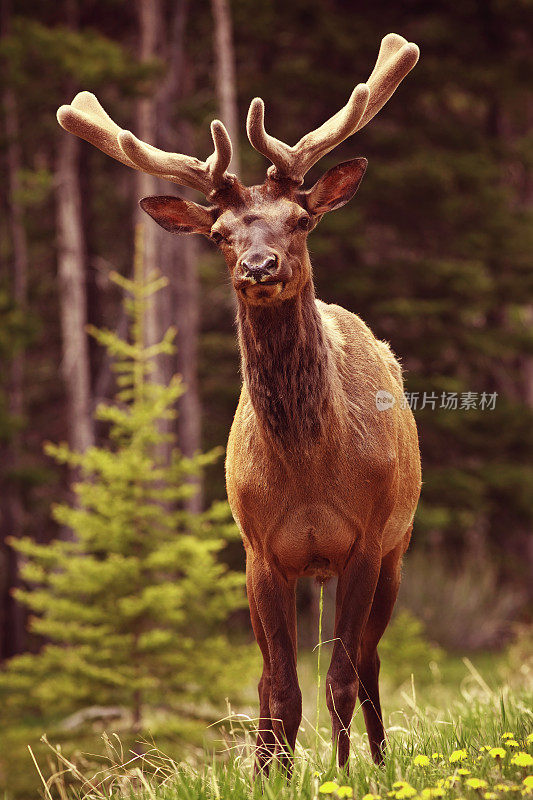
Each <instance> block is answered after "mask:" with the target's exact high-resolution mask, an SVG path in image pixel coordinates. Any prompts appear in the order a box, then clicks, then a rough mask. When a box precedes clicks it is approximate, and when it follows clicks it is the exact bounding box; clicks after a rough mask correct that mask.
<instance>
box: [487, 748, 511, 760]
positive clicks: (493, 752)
mask: <svg viewBox="0 0 533 800" xmlns="http://www.w3.org/2000/svg"><path fill="white" fill-rule="evenodd" d="M506 755H507V750H504V749H503V747H491V749H490V750H489V756H492V758H505V756H506Z"/></svg>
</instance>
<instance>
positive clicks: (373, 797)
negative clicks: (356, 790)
mask: <svg viewBox="0 0 533 800" xmlns="http://www.w3.org/2000/svg"><path fill="white" fill-rule="evenodd" d="M363 800H381V795H379V794H371V793H370V794H365V795H363Z"/></svg>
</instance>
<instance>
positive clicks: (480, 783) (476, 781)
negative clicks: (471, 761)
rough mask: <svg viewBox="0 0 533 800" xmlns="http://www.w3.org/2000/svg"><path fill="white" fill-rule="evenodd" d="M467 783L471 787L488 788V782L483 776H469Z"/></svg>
mask: <svg viewBox="0 0 533 800" xmlns="http://www.w3.org/2000/svg"><path fill="white" fill-rule="evenodd" d="M466 785H467V786H470V788H471V789H486V788H487V786H488V783H487V781H485V780H483V778H468V779H467V781H466Z"/></svg>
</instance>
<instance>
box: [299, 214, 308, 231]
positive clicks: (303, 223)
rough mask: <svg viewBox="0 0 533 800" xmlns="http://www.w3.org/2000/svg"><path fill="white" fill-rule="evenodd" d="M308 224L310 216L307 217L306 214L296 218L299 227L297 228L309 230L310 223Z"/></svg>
mask: <svg viewBox="0 0 533 800" xmlns="http://www.w3.org/2000/svg"><path fill="white" fill-rule="evenodd" d="M310 224H311V217H307V216H305V217H300V219H299V220H298V227H299V228H300V229H301V230H302V231H307V230H309V225H310Z"/></svg>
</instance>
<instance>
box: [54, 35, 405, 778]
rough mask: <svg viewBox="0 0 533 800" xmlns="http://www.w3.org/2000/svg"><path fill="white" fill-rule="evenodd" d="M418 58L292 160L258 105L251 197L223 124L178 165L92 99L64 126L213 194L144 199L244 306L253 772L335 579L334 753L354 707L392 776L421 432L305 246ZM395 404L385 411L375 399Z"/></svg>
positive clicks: (345, 752)
mask: <svg viewBox="0 0 533 800" xmlns="http://www.w3.org/2000/svg"><path fill="white" fill-rule="evenodd" d="M418 55H419V51H418V48H417V46H416V45H414V44H410V43H408V42H407V41H406V40H405V39H404V38H403V37H401V36H398V35H396V34H392V33H391V34H388V35H387V36H385V38H384V39H383V41H382V43H381V48H380V51H379V55H378V59H377V62H376V65H375V67H374V70H373V72H372V74H371V75H370V78H369V79H368V81H367V83H366V84H365V83H362V84H359V85H358V86H356V87H355V89H354V90H353V92H352V94H351V96H350V98H349V100H348V102H347V104H346V105H345V106H344V107H343V108H342V109H341V110H340V111H338V112H337V113H336V114H334V116H332V117H331V119H329V120H328V121H327V122H325V123H324V124H323V125H321V126H320V127H319V128H317V129H316V130H314V131H312V132H310V133H308V134H306V135H305V136H304V137H303V138H302V139H300V141H299V142H298V143H297V144H296V145H294V146H292V147H291V146H289V145H287V144H285V143H284V142H282V141H279V140H278V139H275V138H274V137H273V136H271V135H270V134H268V133H267V132H266V130H265V126H264V105H263V101H262V100H260V99H259V98H256V99H254V100H253V101H252V103H251V105H250V110H249V112H248V120H247V131H248V137H249V140H250V142H251V144H252V146H253V147H254V148H255V149H256V150H258V151H259V152H260V153H262V154H263V155H264V156H266V157H267V158H268V159H269V160H270V161H271V164H272V165H271V166H270V167H269V169H268V172H267V176H266V179H265V181H264V182H263V183H262V184H261V185H259V186H251V187H245V186H244V185H243V184H242V183H241V182H240V181H239V180H238V178H237V177H236V176H235V175H232V174H229V173H228V172H227V168H228V166H229V163H230V160H231V153H232V149H231V142H230V139H229V136H228V133H227V131H226V129H225V127H224V125H223V124H222V123H221V122H219V121H214V122H213V123H212V124H211V133H212V138H213V143H214V152H213V154H212V155H211V156H209V158H207V160H206V161H199V160H198V159H196V158H192V157H190V156H186V155H181V154H177V153H167V152H163V151H161V150H158V149H157V148H155V147H152V146H151V145H149V144H146V143H144V142H142V141H140V140H139V139H137V138H136V137H135V136H134V135H133V134H132V133H130V132H129V131H125V130H121V129H120V128H119V127H118V126H117V125H116V124H115V123H114V122H113V121H112V120H111V119H110V117H109V116H108V115H107V114H106V112H105V111H104V110H103V108H102V106H101V105H100V104H99V102H98V101H97V99H96V98H95V97H94V95H92V94H89V93H88V92H81V93H80V94H78V95H77V96H76V97H75V99H74V100H73V102H72V105H70V106H62V107H61V108H60V109H59V111H58V119H59V122H60V124H61V125H62V126H63V127H64V128H66V130H68V131H70V132H72V133H74V134H76V135H78V136H81V137H82V138H84V139H86V140H87V141H89V142H91V143H92V144H94V145H96V147H98V148H100V150H103V151H104V152H105V153H107V154H108V155H110V156H112V157H113V158H115V159H118V160H119V161H122V162H123V163H124V164H127V165H128V166H129V167H133V168H134V169H137V170H141V171H144V172H147V173H150V174H152V175H157V176H160V177H163V178H166V179H167V180H169V181H172V182H174V183H178V184H180V185H182V186H188V187H191V188H193V189H197V190H199V191H200V192H202V193H203V194H204V195H205V196H206V197H207V199H208V201H209V205H208V206H203V205H198V204H196V203H194V202H192V201H190V200H185V199H180V198H178V197H147V198H144V199H143V200H141V201H140V204H141V206H142V208H143V209H144V210H145V211H146V212H147V213H148V214H149V215H150V216H151V217H153V219H154V220H155V221H156V222H157V223H159V225H161V226H162V227H163V228H166V229H167V230H168V231H170V232H171V233H201V234H204V235H205V236H207V237H208V238H210V239H211V241H213V242H214V243H215V244H216V245H217V246H218V247H219V248H220V250H221V251H222V253H223V255H224V258H225V260H226V263H227V265H228V268H229V272H230V275H231V280H232V283H233V287H234V289H235V293H236V296H237V306H238V316H237V320H238V339H239V346H240V352H241V359H242V372H243V377H244V383H243V387H242V392H241V396H240V400H239V404H238V408H237V411H236V414H235V419H234V421H233V425H232V428H231V432H230V435H229V442H228V449H227V460H226V478H227V491H228V498H229V502H230V505H231V508H232V511H233V515H234V517H235V521H236V523H237V525H238V526H239V528H240V531H241V534H242V539H243V542H244V547H245V550H246V582H247V592H248V600H249V604H250V615H251V620H252V626H253V630H254V633H255V637H256V639H257V643H258V644H259V647H260V649H261V652H262V655H263V661H264V666H263V674H262V676H261V680H260V682H259V687H258V688H259V702H260V725H259V732H258V737H257V751H256V752H257V765H258V768H259V769H268V764H269V762H270V761H271V759H272V757H273V756H277V757H278V758H279V759H280V760H281V762H282V764H284V765H285V766H286V767H288V768H290V763H291V754H292V752H293V750H294V747H295V742H296V734H297V731H298V727H299V725H300V720H301V715H302V696H301V692H300V688H299V685H298V678H297V672H296V650H297V647H296V609H295V585H296V581H297V580H298V578H300V577H302V576H315V577H317V578H318V579H319V580H320V581H324V580H326V579H327V578H329V577H330V576H333V575H336V576H338V584H337V595H336V615H335V629H334V646H333V653H332V659H331V665H330V667H329V671H328V674H327V679H326V693H327V704H328V708H329V711H330V714H331V720H332V726H333V743H334V746H335V747H336V750H337V757H338V762H339V765H340V766H344V765H345V764H346V762H347V760H348V756H349V746H350V738H349V736H350V723H351V719H352V715H353V712H354V708H355V703H356V699H357V697H359V700H360V702H361V704H362V707H363V713H364V717H365V723H366V728H367V731H368V738H369V743H370V749H371V753H372V756H373V758H374V760H375V761H376V762H378V763H379V762H381V761H382V760H383V752H384V744H385V733H384V728H383V721H382V715H381V707H380V700H379V687H378V675H379V663H380V662H379V657H378V654H377V645H378V642H379V640H380V639H381V636H382V635H383V632H384V631H385V628H386V626H387V624H388V622H389V620H390V617H391V613H392V609H393V606H394V603H395V600H396V595H397V592H398V587H399V583H400V569H401V562H402V557H403V555H404V553H405V551H406V549H407V546H408V543H409V539H410V536H411V529H412V523H413V516H414V513H415V510H416V506H417V503H418V497H419V493H420V457H419V449H418V439H417V431H416V426H415V422H414V419H413V416H412V414H411V411H410V409H409V408H408V407H405V404H404V403H402V402H400V400H401V398H402V397H403V382H402V372H401V368H400V366H399V364H398V362H397V361H396V359H395V357H394V355H393V353H392V351H391V350H390V348H389V347H388V345H387V344H386V343H384V342H381V341H379V340H378V339H376V338H375V337H374V335H373V334H372V332H371V331H370V329H369V328H368V327H367V326H366V325H365V323H364V322H363V321H362V320H361V319H360V318H359V317H357V316H355V315H354V314H352V313H350V312H349V311H346V310H345V309H344V308H341V307H340V306H337V305H327V304H326V303H323V302H321V301H320V300H318V299H317V298H316V297H315V290H314V285H313V276H312V269H311V262H310V259H309V253H308V251H307V236H308V235H309V233H310V231H312V230H313V229H314V227H315V226H316V225H317V224H318V222H319V221H320V220H321V218H322V215H323V214H325V213H326V212H327V211H333V210H334V209H336V208H340V207H341V206H343V205H344V204H345V203H347V202H348V200H350V199H351V198H352V197H353V195H354V194H355V192H356V191H357V189H358V187H359V184H360V182H361V179H362V177H363V175H364V172H365V169H366V166H367V161H366V159H364V158H355V159H353V160H351V161H346V162H345V163H342V164H339V165H338V166H336V167H334V168H332V169H330V170H329V171H328V172H326V173H325V175H323V177H322V178H320V180H318V182H317V183H315V185H314V186H313V187H312V188H310V189H307V190H305V189H303V188H302V184H303V178H304V176H305V174H306V173H307V171H308V170H309V169H310V168H311V167H312V166H313V165H314V164H315V163H316V162H317V161H318V160H319V159H320V158H322V156H324V155H325V154H326V153H328V152H329V151H331V150H332V149H333V148H334V147H336V146H337V145H338V144H340V143H341V142H342V141H343V140H345V139H346V138H348V137H349V136H351V135H352V134H354V133H355V132H356V131H358V130H360V129H361V128H362V127H363V126H364V125H366V124H367V122H369V121H370V120H371V119H372V117H373V116H374V115H375V114H376V113H377V112H378V111H379V110H380V109H381V107H382V106H383V105H384V104H385V103H386V102H387V100H388V99H389V98H390V96H391V95H392V94H393V92H394V91H395V89H396V88H397V86H398V85H399V83H400V82H401V81H402V80H403V78H404V77H405V76H406V75H407V73H408V72H409V71H410V70H411V69H412V68H413V67H414V65H415V64H416V62H417V60H418ZM380 390H381V391H383V392H385V393H388V394H386V395H385V396H386V397H390V402H389V403H386V404H385V405H388V406H389V407H388V408H386V409H385V410H383V409H381V408H380V406H379V403H378V402H377V397H378V396H379V392H380Z"/></svg>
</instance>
